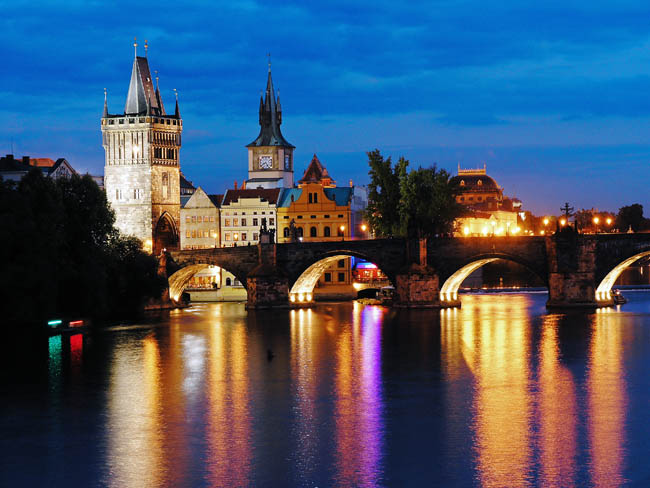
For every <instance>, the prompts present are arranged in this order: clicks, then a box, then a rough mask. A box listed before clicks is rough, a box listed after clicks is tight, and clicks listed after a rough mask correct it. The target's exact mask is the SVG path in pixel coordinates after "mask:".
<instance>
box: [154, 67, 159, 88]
mask: <svg viewBox="0 0 650 488" xmlns="http://www.w3.org/2000/svg"><path fill="white" fill-rule="evenodd" d="M153 72H154V73H156V90H158V89H159V88H158V70H157V69H155V70H154V71H153Z"/></svg>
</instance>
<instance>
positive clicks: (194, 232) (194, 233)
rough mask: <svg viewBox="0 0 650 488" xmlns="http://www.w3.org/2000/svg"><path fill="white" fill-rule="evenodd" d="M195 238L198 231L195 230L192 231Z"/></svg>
mask: <svg viewBox="0 0 650 488" xmlns="http://www.w3.org/2000/svg"><path fill="white" fill-rule="evenodd" d="M195 237H196V231H195V230H193V231H192V238H195Z"/></svg>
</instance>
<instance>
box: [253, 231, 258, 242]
mask: <svg viewBox="0 0 650 488" xmlns="http://www.w3.org/2000/svg"><path fill="white" fill-rule="evenodd" d="M257 239H259V237H258V235H257V232H253V240H254V241H257Z"/></svg>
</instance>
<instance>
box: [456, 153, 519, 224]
mask: <svg viewBox="0 0 650 488" xmlns="http://www.w3.org/2000/svg"><path fill="white" fill-rule="evenodd" d="M450 183H451V184H455V185H457V188H458V189H459V192H458V195H457V196H456V201H457V202H458V203H461V204H463V205H464V206H465V207H467V209H468V210H469V213H468V215H467V216H464V217H462V218H459V219H457V220H456V230H455V233H456V235H461V236H498V235H516V234H518V233H520V232H521V229H520V228H519V226H518V223H517V216H518V214H519V212H520V211H521V201H520V200H518V199H516V198H508V197H504V196H503V188H501V187H500V186H499V185H498V184H497V182H496V181H494V179H493V178H491V177H490V176H488V175H487V172H486V168H485V165H484V166H483V168H478V169H461V168H460V166H459V167H458V175H457V176H454V177H453V178H451V180H450Z"/></svg>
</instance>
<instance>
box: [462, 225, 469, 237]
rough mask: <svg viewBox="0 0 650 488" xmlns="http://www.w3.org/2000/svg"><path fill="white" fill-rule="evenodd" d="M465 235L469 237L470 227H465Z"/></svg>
mask: <svg viewBox="0 0 650 488" xmlns="http://www.w3.org/2000/svg"><path fill="white" fill-rule="evenodd" d="M463 234H465V235H469V227H465V228H464V229H463Z"/></svg>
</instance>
